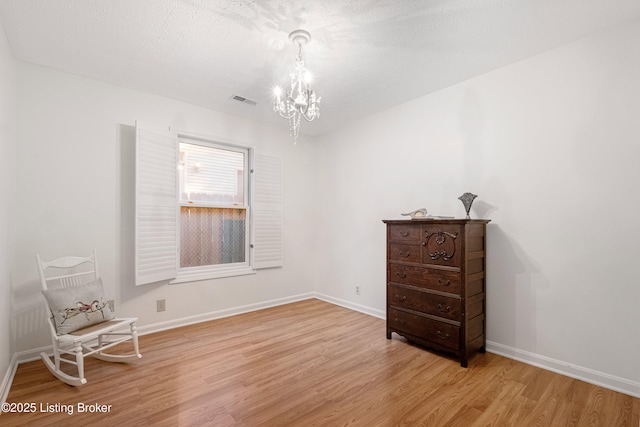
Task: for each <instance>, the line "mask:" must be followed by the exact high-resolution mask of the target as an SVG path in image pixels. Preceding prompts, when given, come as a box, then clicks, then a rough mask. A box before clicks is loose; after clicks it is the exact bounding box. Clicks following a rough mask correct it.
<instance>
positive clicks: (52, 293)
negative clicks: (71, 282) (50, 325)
mask: <svg viewBox="0 0 640 427" xmlns="http://www.w3.org/2000/svg"><path fill="white" fill-rule="evenodd" d="M42 293H43V294H44V297H45V299H46V300H47V304H48V305H49V310H51V314H52V315H53V319H54V322H55V325H56V333H57V334H58V335H64V334H69V333H71V332H74V331H77V330H78V329H82V328H86V327H87V326H91V325H95V324H96V323H101V322H105V321H107V320H111V319H113V318H114V317H115V316H114V315H113V313H112V312H111V308H110V307H109V304H107V300H106V299H105V297H104V288H103V287H102V279H101V278H97V279H96V280H94V281H93V282H90V283H87V284H85V285H79V286H71V287H69V288H61V289H51V290H47V291H42Z"/></svg>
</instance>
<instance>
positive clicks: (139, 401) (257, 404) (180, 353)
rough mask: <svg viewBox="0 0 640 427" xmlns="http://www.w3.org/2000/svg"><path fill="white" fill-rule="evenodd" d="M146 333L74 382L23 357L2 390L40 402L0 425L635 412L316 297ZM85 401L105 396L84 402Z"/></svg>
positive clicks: (630, 401)
mask: <svg viewBox="0 0 640 427" xmlns="http://www.w3.org/2000/svg"><path fill="white" fill-rule="evenodd" d="M140 345H141V352H142V354H143V358H142V359H140V360H139V361H136V362H134V363H132V364H129V365H126V364H112V363H107V362H102V361H99V360H94V359H91V360H89V361H87V366H86V372H87V374H86V375H87V380H88V383H87V384H86V385H84V386H81V387H70V386H67V385H65V384H63V383H61V382H60V381H58V380H56V379H55V378H54V377H53V376H52V375H51V374H50V373H49V372H48V371H47V369H46V368H45V367H44V365H43V363H42V362H41V361H35V362H31V363H26V364H22V365H20V366H19V367H18V370H17V373H16V376H15V378H14V381H13V385H12V388H11V390H10V393H9V396H8V399H7V401H8V402H13V403H36V405H37V407H38V409H37V410H36V412H35V413H28V414H25V413H23V414H11V413H5V414H2V415H0V425H2V426H25V425H33V426H59V425H63V424H68V425H97V426H100V425H110V426H118V425H120V426H127V427H129V426H203V425H210V426H236V425H237V426H262V425H265V426H342V425H354V426H395V425H410V426H414V425H433V426H606V427H610V426H617V427H622V426H632V427H638V426H639V425H640V399H636V398H633V397H630V396H627V395H624V394H621V393H616V392H614V391H610V390H607V389H604V388H601V387H597V386H594V385H591V384H587V383H585V382H582V381H578V380H574V379H571V378H568V377H564V376H561V375H558V374H554V373H552V372H549V371H545V370H542V369H539V368H535V367H533V366H529V365H526V364H523V363H519V362H516V361H513V360H510V359H507V358H504V357H501V356H497V355H495V354H490V353H487V354H477V355H475V356H473V357H472V358H471V359H470V361H469V368H467V369H464V368H461V367H460V364H459V362H458V361H457V360H454V359H452V358H449V357H446V356H442V355H439V354H435V353H433V352H430V351H426V350H423V349H420V348H419V347H416V346H413V345H411V344H409V343H408V342H407V341H405V340H404V339H403V338H401V337H398V336H397V335H395V334H394V335H393V339H392V340H387V339H386V337H385V323H384V321H383V320H380V319H377V318H374V317H371V316H367V315H365V314H361V313H358V312H354V311H351V310H348V309H345V308H342V307H338V306H335V305H332V304H329V303H325V302H322V301H319V300H315V299H311V300H306V301H301V302H297V303H293V304H288V305H284V306H280V307H275V308H270V309H266V310H261V311H257V312H253V313H248V314H243V315H239V316H234V317H229V318H225V319H220V320H215V321H210V322H206V323H200V324H197V325H192V326H187V327H183V328H177V329H173V330H170V331H165V332H159V333H155V334H150V335H145V336H141V337H140ZM80 403H84V404H87V405H89V404H96V403H97V404H99V405H110V409H109V412H106V413H89V412H80V413H79V412H78V407H79V404H80ZM40 404H43V405H45V406H44V407H43V408H44V409H46V408H51V409H52V411H54V412H42V411H41V408H40ZM47 404H48V405H49V406H47ZM55 404H59V407H60V408H61V409H65V408H67V409H68V408H71V409H73V414H71V415H69V414H68V413H67V412H66V411H62V412H60V411H58V412H55V410H56V407H55ZM51 405H54V406H53V407H52V406H51ZM60 405H66V406H60Z"/></svg>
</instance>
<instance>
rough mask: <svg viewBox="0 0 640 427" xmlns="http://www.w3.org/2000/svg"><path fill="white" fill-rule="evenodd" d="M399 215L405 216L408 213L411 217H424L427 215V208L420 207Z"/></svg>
mask: <svg viewBox="0 0 640 427" xmlns="http://www.w3.org/2000/svg"><path fill="white" fill-rule="evenodd" d="M400 215H405V216H407V215H408V216H410V217H411V219H415V218H424V217H426V216H427V210H426V209H425V208H421V209H416V210H415V211H412V212H407V213H403V214H400Z"/></svg>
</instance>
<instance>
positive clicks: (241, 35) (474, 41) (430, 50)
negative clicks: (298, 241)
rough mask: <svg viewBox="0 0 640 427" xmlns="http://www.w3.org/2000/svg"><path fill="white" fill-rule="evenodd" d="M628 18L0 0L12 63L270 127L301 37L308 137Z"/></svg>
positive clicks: (566, 4)
mask: <svg viewBox="0 0 640 427" xmlns="http://www.w3.org/2000/svg"><path fill="white" fill-rule="evenodd" d="M635 19H640V1H639V0H422V1H419V0H348V1H347V0H345V1H339V0H315V1H299V0H298V1H295V0H264V1H263V0H260V1H249V0H238V1H230V0H227V1H224V0H0V20H1V21H2V26H3V27H4V30H5V33H6V35H7V38H8V40H9V44H10V46H11V48H12V50H13V53H14V55H15V57H16V58H17V59H19V60H22V61H26V62H32V63H35V64H40V65H45V66H47V67H52V68H56V69H60V70H65V71H68V72H71V73H75V74H79V75H84V76H88V77H92V78H95V79H98V80H103V81H107V82H111V83H115V84H119V85H122V86H126V87H130V88H136V89H140V90H144V91H148V92H151V93H156V94H159V95H164V96H168V97H171V98H175V99H179V100H183V101H186V102H189V103H193V104H197V105H201V106H205V107H210V108H213V109H216V110H220V111H225V112H229V113H232V114H237V115H241V116H246V117H250V118H253V119H257V120H263V121H269V122H272V123H275V124H278V125H281V126H287V122H286V120H284V119H281V118H279V117H278V116H277V115H276V114H275V113H274V112H273V111H272V109H271V103H272V98H271V89H272V88H273V86H274V85H275V84H276V83H278V82H283V83H284V82H285V81H286V78H287V76H288V73H289V70H290V69H291V68H292V66H293V61H294V57H295V55H296V49H295V47H294V46H293V45H292V44H291V43H290V42H289V40H288V34H289V32H291V31H292V30H295V29H298V28H303V29H306V30H307V31H309V32H310V33H311V36H312V41H311V43H310V44H309V45H308V46H307V48H306V49H305V51H304V56H305V62H306V64H307V66H308V68H309V69H310V70H311V71H312V72H313V74H314V76H315V81H314V84H313V87H314V89H316V92H317V93H318V94H319V95H320V96H322V109H321V117H320V119H318V120H316V121H314V122H312V123H303V124H302V130H301V132H302V133H306V134H310V135H317V134H321V133H324V132H327V131H330V130H332V129H335V128H336V127H338V126H340V125H342V124H343V123H345V122H347V121H351V120H354V119H357V118H359V117H363V116H365V115H367V114H370V113H373V112H376V111H380V110H383V109H385V108H388V107H391V106H393V105H396V104H399V103H402V102H405V101H408V100H410V99H414V98H417V97H420V96H422V95H425V94H427V93H430V92H433V91H436V90H438V89H441V88H443V87H446V86H449V85H452V84H455V83H458V82H460V81H463V80H466V79H469V78H471V77H474V76H477V75H479V74H482V73H485V72H487V71H490V70H492V69H495V68H498V67H501V66H504V65H507V64H510V63H513V62H515V61H518V60H521V59H523V58H526V57H528V56H531V55H535V54H537V53H540V52H543V51H545V50H548V49H550V48H553V47H555V46H559V45H561V44H564V43H567V42H570V41H573V40H575V39H577V38H580V37H582V36H585V35H588V34H590V33H593V32H596V31H600V30H603V29H605V28H608V27H611V26H614V25H617V24H619V23H622V22H625V21H630V20H635ZM234 94H237V95H241V96H243V97H246V98H250V99H252V100H255V101H257V105H256V106H250V105H247V104H241V103H238V102H236V101H232V100H230V97H231V96H232V95H234Z"/></svg>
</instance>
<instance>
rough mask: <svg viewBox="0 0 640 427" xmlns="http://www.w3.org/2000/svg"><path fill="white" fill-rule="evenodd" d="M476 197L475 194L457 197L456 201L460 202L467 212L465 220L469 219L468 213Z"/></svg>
mask: <svg viewBox="0 0 640 427" xmlns="http://www.w3.org/2000/svg"><path fill="white" fill-rule="evenodd" d="M476 197H478V196H476V195H475V194H471V193H464V194H463V195H462V196H460V197H458V200H460V201H461V202H462V204H463V205H464V209H465V211H467V217H466V218H467V219H469V218H471V217H470V216H469V211H470V210H471V205H472V204H473V200H474V199H475V198H476Z"/></svg>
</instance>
